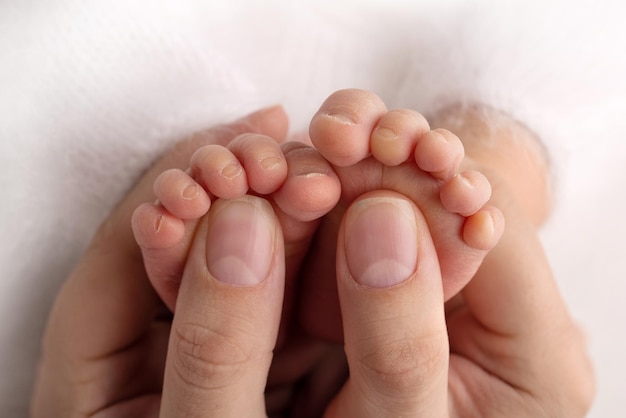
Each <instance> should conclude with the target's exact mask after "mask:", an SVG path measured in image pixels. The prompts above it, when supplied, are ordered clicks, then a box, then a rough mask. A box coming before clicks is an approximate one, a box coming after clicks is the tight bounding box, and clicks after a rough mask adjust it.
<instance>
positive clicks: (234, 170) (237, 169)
mask: <svg viewBox="0 0 626 418" xmlns="http://www.w3.org/2000/svg"><path fill="white" fill-rule="evenodd" d="M242 171H243V169H242V168H241V166H240V165H239V164H228V165H227V166H226V167H224V168H222V171H220V173H221V174H222V176H224V177H226V178H227V179H228V180H231V179H234V178H235V177H237V176H238V175H240V174H241V172H242Z"/></svg>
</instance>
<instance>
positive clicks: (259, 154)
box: [228, 134, 287, 194]
mask: <svg viewBox="0 0 626 418" xmlns="http://www.w3.org/2000/svg"><path fill="white" fill-rule="evenodd" d="M228 149H230V151H231V152H232V153H233V154H234V155H235V156H236V157H237V158H238V159H239V161H240V162H241V163H242V164H243V167H244V169H245V171H246V177H247V179H248V186H249V187H250V188H251V189H252V190H254V191H255V192H257V193H260V194H269V193H272V192H274V191H276V189H278V188H279V187H280V186H281V184H282V183H283V181H285V178H286V176H287V162H286V161H285V157H284V155H283V152H282V150H281V149H280V145H279V144H278V143H277V142H276V141H274V140H273V139H272V138H270V137H269V136H265V135H261V134H244V135H240V136H238V137H237V138H235V139H234V140H233V141H232V142H231V143H230V144H229V146H228Z"/></svg>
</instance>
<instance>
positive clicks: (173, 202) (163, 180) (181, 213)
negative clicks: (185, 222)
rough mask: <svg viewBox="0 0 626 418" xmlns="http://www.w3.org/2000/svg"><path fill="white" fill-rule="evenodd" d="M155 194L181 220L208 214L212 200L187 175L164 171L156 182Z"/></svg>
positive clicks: (178, 171) (174, 171) (172, 170)
mask: <svg viewBox="0 0 626 418" xmlns="http://www.w3.org/2000/svg"><path fill="white" fill-rule="evenodd" d="M154 193H155V194H156V196H157V199H158V200H159V202H160V203H161V204H162V205H163V206H164V207H165V209H167V211H168V212H169V213H170V214H171V215H173V216H175V217H178V218H180V219H197V218H199V217H201V216H202V215H204V214H205V213H207V211H208V210H209V207H210V206H211V199H210V198H209V196H208V194H207V193H206V191H205V190H204V189H203V188H202V187H201V186H200V185H199V184H198V183H196V181H195V180H194V179H192V178H191V177H190V176H189V175H188V174H187V173H185V172H184V171H182V170H178V169H170V170H167V171H164V172H163V173H161V174H160V175H159V177H157V179H156V180H155V182H154Z"/></svg>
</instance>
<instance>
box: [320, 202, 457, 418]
mask: <svg viewBox="0 0 626 418" xmlns="http://www.w3.org/2000/svg"><path fill="white" fill-rule="evenodd" d="M337 280H338V289H339V298H340V302H341V311H342V317H343V328H344V337H345V350H346V355H347V358H348V364H349V367H350V379H349V380H348V382H347V383H346V385H345V386H344V388H343V389H342V391H341V393H340V394H339V395H338V397H337V398H336V399H335V401H334V402H333V403H332V404H331V405H330V406H329V409H328V411H327V415H326V416H327V417H329V418H331V417H332V418H338V417H359V418H369V417H372V418H373V417H386V416H411V417H429V418H432V417H444V416H448V415H447V413H448V408H447V391H448V388H447V383H448V362H449V354H448V352H449V349H448V338H447V332H446V325H445V315H444V299H443V291H442V283H441V271H440V269H439V262H438V259H437V254H436V252H435V247H434V244H433V241H432V238H431V236H430V233H429V230H428V227H427V225H426V221H425V220H424V217H423V216H422V214H421V213H420V212H419V210H418V208H417V207H416V206H415V205H414V204H413V202H411V201H410V200H408V199H407V198H406V197H405V196H403V195H400V194H397V193H394V192H387V191H377V192H372V193H368V194H366V195H364V196H362V197H361V198H359V199H358V200H356V201H355V202H354V203H353V204H352V206H351V207H350V208H349V209H348V211H347V212H346V214H345V217H344V219H343V223H342V226H341V229H340V232H339V237H338V249H337Z"/></svg>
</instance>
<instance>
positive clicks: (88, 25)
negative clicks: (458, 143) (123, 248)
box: [0, 0, 626, 418]
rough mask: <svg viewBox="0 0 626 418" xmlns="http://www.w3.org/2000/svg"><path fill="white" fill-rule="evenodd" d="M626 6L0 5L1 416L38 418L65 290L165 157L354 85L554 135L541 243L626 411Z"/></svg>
mask: <svg viewBox="0 0 626 418" xmlns="http://www.w3.org/2000/svg"><path fill="white" fill-rule="evenodd" d="M625 19H626V13H625V12H624V10H623V7H622V6H620V2H619V0H616V1H610V0H596V1H589V2H587V1H578V2H576V1H574V2H572V1H567V2H566V1H560V0H559V1H554V2H546V1H516V2H513V1H511V2H497V3H496V2H494V1H488V0H482V1H480V0H472V1H460V0H458V1H457V0H447V1H440V0H416V1H405V2H403V1H395V2H384V1H382V0H381V1H378V2H377V1H369V2H366V1H357V0H344V1H340V0H335V1H330V0H329V1H303V2H296V1H291V2H289V1H276V0H274V1H253V0H249V1H240V0H229V1H226V2H222V4H217V2H203V1H201V0H177V1H174V0H172V1H167V0H161V1H155V0H150V1H148V0H130V1H129V0H109V1H107V2H95V1H81V0H54V1H46V2H42V1H40V2H36V1H22V2H12V1H9V0H4V1H2V2H0V192H1V195H2V196H3V198H4V199H3V202H2V204H1V205H0V318H3V320H2V321H0V416H2V417H21V416H26V415H27V403H28V398H29V395H30V388H31V385H32V380H33V374H34V368H35V364H36V359H37V357H38V351H39V340H40V336H41V332H42V330H43V327H44V323H45V318H46V315H47V312H48V310H49V308H50V306H51V304H52V301H53V298H54V295H55V292H56V291H57V290H58V288H59V286H60V284H61V283H62V281H63V279H64V278H65V276H66V275H67V274H68V271H69V270H70V269H71V267H72V265H73V263H74V262H75V261H76V260H77V259H78V258H79V257H80V255H81V252H82V251H83V250H84V248H85V245H86V244H87V242H88V241H89V239H90V236H91V234H92V233H93V231H94V229H95V228H96V227H97V225H98V224H99V222H100V221H101V220H102V219H103V217H105V216H106V214H107V212H108V211H109V210H110V208H111V207H112V205H113V204H114V203H115V202H116V201H117V200H118V199H120V198H121V197H122V196H123V195H124V192H125V191H126V190H127V188H128V187H129V186H130V185H131V184H132V183H133V181H134V180H135V179H136V178H137V177H138V176H139V174H140V173H141V172H142V170H144V169H145V168H146V167H147V166H148V165H149V164H150V162H151V161H152V160H153V159H154V158H155V156H157V155H158V154H159V153H160V152H161V151H163V150H164V149H165V148H166V147H167V146H168V145H170V144H171V143H173V142H174V141H175V140H176V139H178V138H180V137H182V136H184V135H186V134H188V133H190V132H193V131H195V130H197V129H200V128H203V127H207V126H210V125H212V124H213V123H216V122H220V121H224V120H225V119H230V118H233V117H236V116H240V115H242V114H244V113H245V112H248V111H250V110H252V109H255V108H257V107H259V106H263V105H268V104H273V103H277V102H279V103H282V104H284V105H285V106H286V108H287V111H288V112H289V113H290V115H291V120H292V130H293V132H297V131H302V130H305V129H306V123H307V122H308V119H309V118H310V116H311V115H312V113H313V112H314V110H315V109H316V108H317V107H318V106H319V104H320V103H321V101H322V100H323V99H324V98H325V96H327V95H328V94H329V93H330V92H332V91H333V90H336V89H339V88H344V87H361V88H367V89H371V90H373V91H375V92H377V93H379V94H380V95H381V96H382V97H383V98H384V99H385V100H386V101H387V103H388V104H389V105H390V106H391V107H399V106H403V107H414V108H416V109H418V110H421V111H424V112H428V111H432V110H434V109H436V108H438V107H439V106H441V105H443V104H445V103H447V102H450V101H454V100H464V99H468V100H482V101H485V102H487V103H490V104H492V105H495V106H499V107H501V108H504V109H505V110H508V111H510V112H512V113H513V114H515V115H516V116H518V117H519V118H520V119H522V120H523V121H525V122H527V123H528V124H529V125H531V126H532V127H533V128H535V129H536V130H537V131H538V132H540V133H541V135H542V136H543V138H544V140H545V142H546V144H547V146H548V148H549V149H550V151H551V153H552V157H553V161H554V172H555V177H556V179H557V189H556V200H557V205H556V208H555V211H554V214H553V216H552V218H551V220H550V221H549V222H548V224H547V225H546V226H545V228H544V229H543V231H542V238H543V241H544V243H545V245H546V249H547V251H548V253H549V257H550V258H551V260H552V263H553V266H554V270H555V273H556V275H557V277H558V280H559V283H560V285H561V287H562V290H563V294H564V296H565V298H566V299H567V301H568V303H569V305H570V307H571V310H572V312H573V315H574V316H575V317H576V319H577V320H578V321H579V322H580V323H581V325H582V326H583V327H584V328H585V330H586V331H587V333H588V336H589V345H590V350H591V353H592V355H593V359H594V362H595V364H596V366H597V374H598V388H599V392H598V397H597V401H596V404H595V406H594V408H593V411H592V413H591V415H590V416H591V417H596V418H600V417H614V416H618V415H619V414H620V413H621V411H622V410H623V399H622V398H623V395H622V393H621V388H622V387H623V384H622V382H623V376H625V375H626V356H625V354H626V340H625V338H624V331H625V329H624V323H626V308H625V303H624V296H623V295H624V294H625V293H626V267H625V262H624V259H625V256H626V246H625V245H624V237H626V222H625V221H624V213H625V212H626V187H625V186H626V184H625V183H626V181H625V179H626V175H625V174H624V170H625V167H626V136H625V134H624V132H626V117H624V116H623V113H624V112H626V82H625V81H624V75H625V74H626V56H625V51H626V25H624V21H625ZM546 320H550V319H549V318H546Z"/></svg>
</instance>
